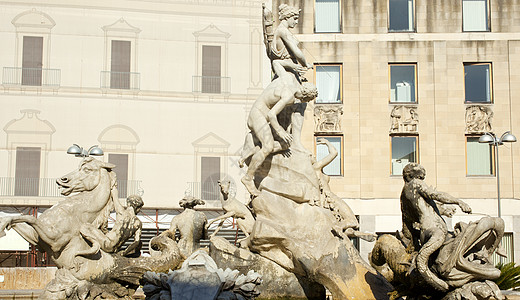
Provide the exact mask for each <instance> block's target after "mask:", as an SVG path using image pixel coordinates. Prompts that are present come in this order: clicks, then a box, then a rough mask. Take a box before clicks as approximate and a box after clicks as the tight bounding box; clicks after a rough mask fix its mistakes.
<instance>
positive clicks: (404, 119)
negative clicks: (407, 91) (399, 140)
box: [390, 105, 419, 133]
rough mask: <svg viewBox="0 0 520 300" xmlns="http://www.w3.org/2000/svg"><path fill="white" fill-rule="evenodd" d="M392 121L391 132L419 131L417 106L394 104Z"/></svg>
mask: <svg viewBox="0 0 520 300" xmlns="http://www.w3.org/2000/svg"><path fill="white" fill-rule="evenodd" d="M390 121H391V125H390V133H417V131H418V129H417V127H418V125H419V114H418V113H417V106H408V105H397V106H394V107H393V108H392V111H391V112H390Z"/></svg>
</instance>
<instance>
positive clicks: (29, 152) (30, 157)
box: [14, 147, 41, 196]
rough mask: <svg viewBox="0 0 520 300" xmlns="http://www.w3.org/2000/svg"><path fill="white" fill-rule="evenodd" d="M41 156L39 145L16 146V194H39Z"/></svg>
mask: <svg viewBox="0 0 520 300" xmlns="http://www.w3.org/2000/svg"><path fill="white" fill-rule="evenodd" d="M40 157H41V148H39V147H16V171H15V175H14V176H15V187H14V194H15V196H38V190H39V187H40Z"/></svg>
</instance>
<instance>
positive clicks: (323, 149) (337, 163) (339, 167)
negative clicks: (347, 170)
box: [316, 136, 343, 176]
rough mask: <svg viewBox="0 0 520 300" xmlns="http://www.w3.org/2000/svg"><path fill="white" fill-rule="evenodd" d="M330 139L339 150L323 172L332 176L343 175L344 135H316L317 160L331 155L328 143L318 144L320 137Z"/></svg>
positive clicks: (332, 144)
mask: <svg viewBox="0 0 520 300" xmlns="http://www.w3.org/2000/svg"><path fill="white" fill-rule="evenodd" d="M321 138H324V139H326V140H328V141H329V142H330V144H331V146H333V147H334V148H336V150H337V151H338V156H336V157H335V158H334V160H332V161H331V162H330V163H329V164H328V165H326V166H325V167H324V168H323V173H324V174H326V175H330V176H341V175H343V137H342V136H316V160H317V161H320V160H322V159H324V158H325V157H326V156H327V155H329V149H328V147H327V145H323V144H318V143H317V141H318V139H321Z"/></svg>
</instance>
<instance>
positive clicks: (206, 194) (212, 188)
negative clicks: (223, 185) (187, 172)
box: [188, 182, 220, 200]
mask: <svg viewBox="0 0 520 300" xmlns="http://www.w3.org/2000/svg"><path fill="white" fill-rule="evenodd" d="M188 191H190V193H191V195H192V196H193V197H195V198H199V199H202V200H219V199H220V188H219V186H218V183H217V182H203V183H202V182H188Z"/></svg>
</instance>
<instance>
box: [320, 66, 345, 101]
mask: <svg viewBox="0 0 520 300" xmlns="http://www.w3.org/2000/svg"><path fill="white" fill-rule="evenodd" d="M314 69H315V72H316V73H315V74H316V87H317V88H318V97H317V98H316V103H341V99H342V93H341V79H342V78H341V73H342V67H341V65H315V68H314Z"/></svg>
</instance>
